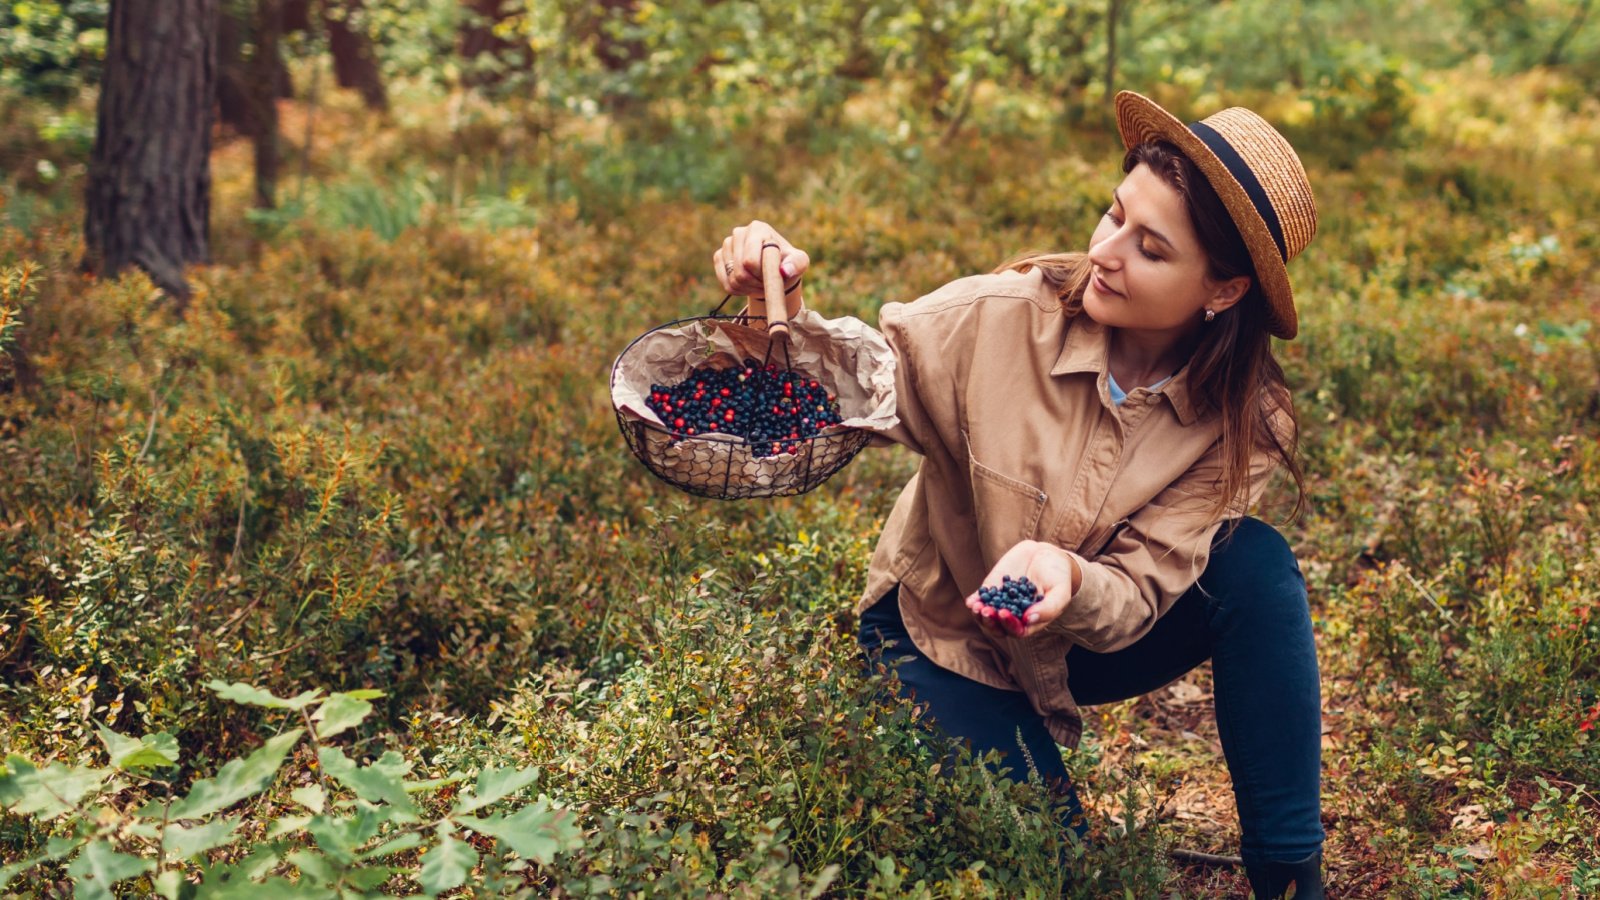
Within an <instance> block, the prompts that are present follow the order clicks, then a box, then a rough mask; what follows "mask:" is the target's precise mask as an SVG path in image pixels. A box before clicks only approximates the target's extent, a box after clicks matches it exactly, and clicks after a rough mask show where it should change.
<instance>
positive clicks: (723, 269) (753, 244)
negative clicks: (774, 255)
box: [711, 221, 811, 297]
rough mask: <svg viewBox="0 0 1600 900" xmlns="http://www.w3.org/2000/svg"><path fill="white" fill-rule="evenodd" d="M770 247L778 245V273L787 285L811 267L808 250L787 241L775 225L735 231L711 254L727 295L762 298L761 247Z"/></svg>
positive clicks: (742, 227)
mask: <svg viewBox="0 0 1600 900" xmlns="http://www.w3.org/2000/svg"><path fill="white" fill-rule="evenodd" d="M768 243H771V244H777V245H778V254H779V255H778V271H780V272H781V273H783V283H784V284H785V285H791V284H793V283H794V281H795V279H797V278H799V277H800V276H801V275H804V274H805V272H806V269H808V268H810V267H811V257H810V256H809V255H807V254H806V252H805V251H804V250H801V249H799V248H797V247H795V246H794V245H793V244H791V243H789V242H788V241H787V240H785V239H784V237H783V235H781V234H779V233H778V232H777V230H776V229H774V228H773V227H772V226H771V225H768V224H767V223H765V222H761V221H754V222H751V223H750V224H749V225H740V226H739V227H738V228H735V229H734V230H733V233H732V234H730V235H728V236H727V237H726V238H723V239H722V246H721V247H718V248H717V252H715V253H713V254H711V264H712V266H713V267H714V268H715V269H716V273H717V280H718V281H720V282H722V289H723V290H724V291H726V292H728V293H729V294H737V295H739V296H741V297H760V296H761V295H762V281H761V245H762V244H768Z"/></svg>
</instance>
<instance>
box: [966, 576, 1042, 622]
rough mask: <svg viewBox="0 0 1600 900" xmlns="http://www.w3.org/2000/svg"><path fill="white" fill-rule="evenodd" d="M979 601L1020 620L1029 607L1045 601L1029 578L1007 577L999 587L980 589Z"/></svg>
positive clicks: (1002, 579)
mask: <svg viewBox="0 0 1600 900" xmlns="http://www.w3.org/2000/svg"><path fill="white" fill-rule="evenodd" d="M978 599H979V600H980V601H982V602H983V603H984V604H985V605H987V606H989V607H991V608H993V609H997V610H1002V611H1005V612H1009V613H1011V614H1012V615H1014V616H1016V617H1017V618H1018V619H1019V620H1020V619H1021V618H1022V614H1023V613H1024V612H1026V611H1027V609H1028V607H1030V606H1032V605H1034V604H1035V603H1038V602H1039V601H1040V600H1043V599H1044V594H1043V593H1042V592H1041V591H1040V590H1039V587H1038V586H1037V585H1035V584H1034V583H1033V582H1032V581H1030V580H1029V579H1028V577H1027V576H1023V577H1021V578H1012V577H1011V576H1010V575H1006V576H1003V577H1002V578H1001V579H1000V586H999V587H984V588H978Z"/></svg>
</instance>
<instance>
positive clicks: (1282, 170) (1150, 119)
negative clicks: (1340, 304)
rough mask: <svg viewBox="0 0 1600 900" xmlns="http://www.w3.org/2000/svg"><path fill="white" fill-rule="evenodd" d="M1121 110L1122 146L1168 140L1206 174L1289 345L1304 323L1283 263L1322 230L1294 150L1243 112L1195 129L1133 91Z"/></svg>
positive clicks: (1120, 102)
mask: <svg viewBox="0 0 1600 900" xmlns="http://www.w3.org/2000/svg"><path fill="white" fill-rule="evenodd" d="M1116 107H1117V130H1118V131H1119V132H1121V133H1122V143H1123V145H1124V146H1126V147H1133V146H1134V145H1136V144H1142V143H1144V142H1146V141H1156V140H1160V141H1167V142H1168V143H1170V144H1173V145H1174V146H1176V147H1177V148H1178V149H1179V150H1180V151H1182V153H1183V155H1184V156H1187V157H1188V158H1189V159H1190V160H1191V161H1192V162H1193V163H1194V164H1195V166H1196V167H1198V168H1199V169H1200V171H1201V172H1203V173H1204V174H1205V176H1206V180H1208V181H1210V182H1211V186H1212V187H1213V188H1214V189H1216V192H1217V196H1218V197H1220V198H1222V203H1223V205H1224V206H1226V207H1227V208H1228V212H1229V214H1231V215H1232V216H1233V222H1234V224H1235V225H1237V226H1238V227H1239V233H1240V234H1241V235H1242V236H1243V237H1244V243H1245V246H1246V247H1248V248H1249V249H1250V259H1251V261H1252V262H1254V263H1255V267H1256V275H1257V277H1258V278H1259V279H1260V282H1261V290H1262V292H1263V293H1265V294H1266V295H1267V305H1268V307H1269V309H1270V314H1271V321H1270V322H1269V323H1268V330H1269V331H1270V332H1271V333H1272V334H1274V335H1277V336H1278V337H1281V338H1283V339H1285V340H1288V339H1290V338H1293V337H1294V336H1295V332H1297V331H1298V330H1299V327H1300V326H1299V320H1298V317H1297V316H1296V315H1295V311H1294V291H1293V290H1292V289H1291V288H1290V287H1289V272H1288V270H1287V268H1285V266H1286V264H1287V263H1288V262H1289V260H1291V259H1294V257H1295V255H1296V254H1298V253H1299V252H1300V251H1301V250H1304V249H1305V247H1306V244H1309V243H1311V236H1312V235H1313V234H1316V232H1317V205H1316V200H1315V199H1314V198H1313V197H1312V196H1311V183H1310V182H1309V181H1307V180H1306V170H1305V167H1304V166H1302V165H1300V157H1298V156H1296V155H1295V152H1294V148H1293V147H1290V146H1289V142H1288V141H1286V140H1284V137H1283V135H1281V134H1279V133H1278V132H1277V130H1276V129H1274V128H1273V127H1272V126H1271V125H1268V124H1267V121H1266V120H1265V119H1263V118H1261V117H1260V116H1258V115H1256V114H1255V113H1253V112H1251V111H1250V110H1248V109H1244V108H1243V107H1238V106H1235V107H1231V108H1229V109H1225V110H1223V111H1222V112H1219V113H1216V114H1214V115H1211V116H1207V117H1206V118H1204V119H1201V120H1200V121H1198V122H1195V123H1192V124H1190V125H1185V124H1183V123H1182V122H1181V121H1179V120H1178V119H1177V117H1175V116H1173V115H1172V114H1171V113H1169V112H1167V111H1166V110H1164V109H1162V108H1161V107H1160V106H1157V105H1156V103H1155V101H1153V100H1151V99H1150V98H1149V97H1145V96H1142V95H1140V94H1136V93H1134V92H1132V91H1122V92H1120V93H1118V94H1117V100H1116Z"/></svg>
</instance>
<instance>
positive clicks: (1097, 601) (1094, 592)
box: [1044, 549, 1115, 643]
mask: <svg viewBox="0 0 1600 900" xmlns="http://www.w3.org/2000/svg"><path fill="white" fill-rule="evenodd" d="M1062 552H1063V553H1065V554H1067V556H1069V557H1070V558H1071V559H1072V561H1073V562H1074V563H1076V564H1077V567H1078V574H1079V576H1080V577H1079V580H1078V589H1077V590H1076V591H1074V592H1073V594H1072V596H1071V597H1070V598H1068V600H1067V608H1066V609H1064V610H1062V611H1061V615H1059V616H1056V617H1055V618H1054V619H1052V620H1051V621H1050V624H1048V625H1046V626H1045V628H1044V630H1045V632H1046V633H1049V634H1057V635H1063V636H1065V637H1068V638H1071V639H1072V640H1073V643H1084V641H1083V640H1082V636H1083V635H1088V634H1094V633H1097V632H1104V631H1106V630H1107V629H1108V626H1110V625H1111V624H1112V623H1111V622H1110V621H1109V620H1110V619H1113V618H1115V616H1114V613H1113V611H1112V610H1110V609H1107V608H1106V606H1107V604H1106V603H1105V598H1106V597H1107V596H1109V595H1110V593H1111V588H1112V587H1113V583H1114V581H1115V576H1114V575H1112V574H1111V572H1110V571H1108V570H1107V568H1106V567H1105V566H1097V565H1095V564H1094V563H1091V562H1089V561H1088V560H1087V559H1084V558H1083V556H1082V555H1080V554H1078V553H1074V552H1073V551H1071V550H1066V549H1063V550H1062Z"/></svg>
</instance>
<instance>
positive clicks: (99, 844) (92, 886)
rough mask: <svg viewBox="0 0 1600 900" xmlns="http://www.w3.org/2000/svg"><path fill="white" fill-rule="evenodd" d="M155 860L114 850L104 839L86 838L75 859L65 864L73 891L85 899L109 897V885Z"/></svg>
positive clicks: (105, 899)
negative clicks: (80, 851)
mask: <svg viewBox="0 0 1600 900" xmlns="http://www.w3.org/2000/svg"><path fill="white" fill-rule="evenodd" d="M153 868H155V862H154V861H153V860H148V859H140V858H139V857H137V856H129V855H128V854H126V853H118V852H117V851H116V849H115V848H113V847H112V846H111V844H110V843H108V842H106V841H90V842H89V845H88V846H87V847H84V848H83V852H82V853H80V854H78V858H77V859H75V860H73V861H72V865H70V866H67V874H68V875H71V876H72V883H73V886H74V888H75V894H76V896H78V897H83V898H88V900H102V898H103V900H111V888H112V886H113V885H115V884H116V883H117V882H119V881H121V880H123V879H124V878H132V877H134V876H135V875H143V874H144V873H145V872H148V871H149V870H151V869H153Z"/></svg>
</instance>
